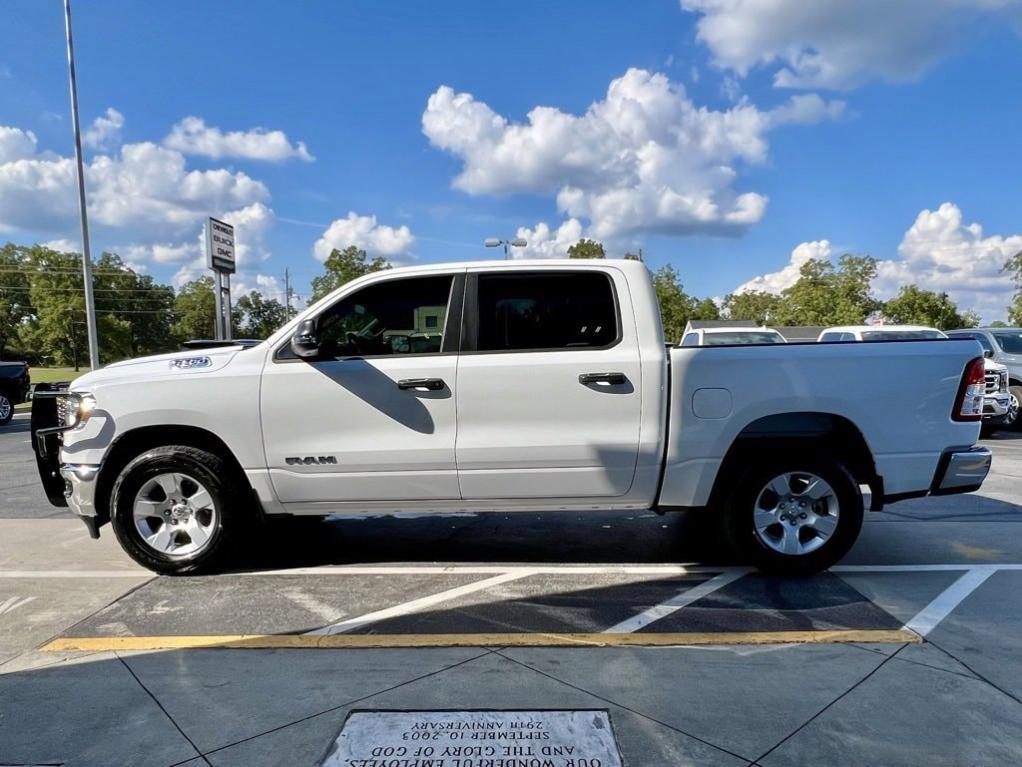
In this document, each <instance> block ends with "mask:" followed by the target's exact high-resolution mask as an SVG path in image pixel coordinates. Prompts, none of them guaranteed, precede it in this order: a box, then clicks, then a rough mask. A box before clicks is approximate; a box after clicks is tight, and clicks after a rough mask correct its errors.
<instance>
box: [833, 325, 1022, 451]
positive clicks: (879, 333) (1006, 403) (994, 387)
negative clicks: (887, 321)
mask: <svg viewBox="0 0 1022 767" xmlns="http://www.w3.org/2000/svg"><path fill="white" fill-rule="evenodd" d="M956 332H957V333H962V332H963V331H950V333H956ZM970 332H972V331H970ZM1019 332H1020V334H1022V331H1019ZM949 337H950V334H949V333H945V332H944V331H942V330H937V328H928V327H926V326H925V325H847V326H844V327H834V328H826V329H825V330H824V331H823V332H822V333H820V337H819V338H818V339H817V341H820V342H822V343H828V342H829V343H834V342H840V341H912V340H926V339H930V340H933V339H936V338H949ZM962 337H963V336H961V335H956V336H955V338H962ZM967 337H970V338H972V337H973V336H967ZM976 340H977V341H978V340H979V339H976ZM1019 343H1020V344H1022V335H1020V340H1019ZM980 346H982V347H983V357H984V360H983V367H984V398H983V429H984V431H986V432H988V433H989V432H993V431H996V430H997V429H1001V428H1005V427H1006V426H1010V425H1013V424H1014V423H1015V422H1017V421H1018V395H1022V388H1020V389H1019V391H1018V392H1017V393H1016V397H1015V400H1014V402H1015V410H1014V416H1013V417H1012V415H1011V414H1012V401H1013V400H1012V395H1011V393H1010V391H1009V383H1008V382H1009V372H1008V368H1007V366H1005V365H1002V364H1001V363H999V362H996V361H995V360H994V359H992V358H991V357H992V354H991V350H990V348H989V341H987V343H986V344H984V343H983V341H980ZM1019 363H1020V368H1022V356H1020V357H1019ZM1009 417H1011V422H1010V423H1009V421H1008V419H1009Z"/></svg>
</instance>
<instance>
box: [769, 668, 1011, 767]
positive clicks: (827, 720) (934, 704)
mask: <svg viewBox="0 0 1022 767" xmlns="http://www.w3.org/2000/svg"><path fill="white" fill-rule="evenodd" d="M778 732H780V730H778ZM759 761H760V764H762V765H763V767H783V766H784V765H793V766H795V765H798V766H799V767H801V765H807V764H820V765H823V764H825V765H828V767H843V766H844V765H848V767H853V766H854V767H861V765H874V764H875V765H884V767H902V766H904V767H918V765H1014V764H1022V706H1019V705H1018V703H1016V702H1015V701H1013V700H1011V699H1010V698H1008V697H1007V696H1005V695H1003V694H1002V693H1000V692H998V691H997V690H994V689H993V688H992V687H990V686H989V685H987V684H984V683H983V682H979V681H974V680H972V679H967V678H965V677H962V676H958V675H956V674H948V673H945V672H943V671H936V670H933V669H928V668H924V667H923V666H919V665H916V664H913V663H898V662H897V659H894V660H891V661H890V662H888V663H887V664H885V665H884V667H883V668H881V669H880V670H879V671H877V673H876V674H874V675H873V676H871V677H870V678H869V679H867V680H866V681H865V682H863V683H862V684H861V685H860V686H859V687H857V688H856V689H855V690H853V691H852V692H850V693H849V694H848V695H847V696H845V697H844V698H842V699H841V700H839V701H837V702H836V703H835V704H834V705H833V706H831V707H830V708H829V709H827V710H826V711H825V712H824V713H823V714H822V715H820V716H819V717H818V718H817V719H815V720H813V721H812V722H810V723H809V724H808V725H806V726H805V727H804V728H803V729H802V730H801V731H799V732H798V733H797V734H795V735H794V737H792V738H791V739H790V740H788V741H787V742H785V743H784V744H782V745H781V746H780V747H779V748H778V749H777V750H776V751H774V752H772V753H770V754H769V755H768V756H766V757H765V758H763V759H761V760H759Z"/></svg>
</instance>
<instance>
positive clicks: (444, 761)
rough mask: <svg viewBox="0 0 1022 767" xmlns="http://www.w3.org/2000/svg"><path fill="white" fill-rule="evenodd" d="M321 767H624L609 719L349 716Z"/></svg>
mask: <svg viewBox="0 0 1022 767" xmlns="http://www.w3.org/2000/svg"><path fill="white" fill-rule="evenodd" d="M322 767H621V755H620V753H619V752H618V750H617V743H616V742H615V740H614V733H613V732H612V731H611V729H610V715H609V714H608V713H607V712H606V711H595V710H594V711H588V710H583V711H354V712H352V713H351V714H350V715H349V716H348V719H347V721H346V722H345V723H344V727H343V728H342V729H341V733H340V735H338V736H337V740H335V741H334V743H333V744H332V745H331V747H330V751H329V753H328V754H327V756H326V759H325V760H324V761H323V762H322Z"/></svg>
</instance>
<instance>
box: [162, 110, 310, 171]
mask: <svg viewBox="0 0 1022 767" xmlns="http://www.w3.org/2000/svg"><path fill="white" fill-rule="evenodd" d="M163 144H164V146H167V147H169V148H171V149H176V150H177V151H179V152H182V153H184V154H197V155H203V156H205V157H211V158H213V159H215V160H217V159H220V158H221V157H239V158H243V159H247V160H267V161H270V162H283V161H284V160H290V159H298V160H304V161H305V162H312V161H313V160H314V159H315V158H314V157H313V156H312V155H311V154H309V150H308V149H306V147H305V143H304V142H302V141H298V142H296V143H294V144H292V143H291V141H290V140H289V139H288V137H287V134H285V133H284V131H280V130H267V129H266V128H253V129H251V130H247V131H228V132H227V133H224V132H223V131H222V130H220V129H219V128H217V127H215V126H212V125H206V123H205V121H204V120H203V119H202V118H201V117H186V118H184V119H183V120H181V122H179V123H177V124H176V125H175V126H174V127H173V128H171V131H170V135H168V136H167V137H166V138H165V139H164V140H163Z"/></svg>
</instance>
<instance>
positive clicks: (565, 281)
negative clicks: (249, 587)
mask: <svg viewBox="0 0 1022 767" xmlns="http://www.w3.org/2000/svg"><path fill="white" fill-rule="evenodd" d="M983 385H984V381H983V356H982V351H981V349H980V347H979V344H978V343H977V342H976V341H975V340H961V341H948V340H939V341H907V342H893V343H892V342H879V343H863V344H815V343H811V344H767V345H762V346H756V345H753V346H749V345H741V346H711V347H692V348H670V347H667V346H665V344H664V338H663V331H662V328H661V324H660V314H659V311H658V308H657V299H656V294H655V293H654V290H653V286H652V283H651V281H650V277H649V273H648V272H647V270H646V268H645V266H644V265H642V264H641V263H638V262H633V261H609V260H608V261H599V262H596V261H567V260H564V261H560V260H559V261H512V262H492V261H491V262H485V263H461V264H446V265H431V266H425V267H415V268H402V269H392V270H389V271H384V272H378V273H375V274H371V275H367V276H365V277H362V278H360V279H357V280H354V281H353V282H350V283H348V284H347V285H345V286H343V287H342V288H340V289H339V290H337V291H336V292H334V293H333V294H332V295H330V296H328V297H327V298H325V299H323V300H322V301H320V302H318V303H317V304H315V305H314V306H312V307H310V308H309V309H307V310H306V311H304V312H303V313H302V314H300V315H299V316H298V317H296V318H295V319H294V320H292V321H291V322H290V323H288V324H287V325H286V326H285V327H283V328H281V329H280V330H279V331H278V332H277V333H275V334H274V335H273V336H272V337H270V338H269V339H268V340H267V341H265V342H262V343H260V344H258V345H255V346H251V347H248V348H245V347H242V346H228V347H223V348H210V349H203V350H191V351H185V352H180V353H175V354H167V355H161V356H156V357H147V358H143V359H136V360H128V361H125V362H119V363H117V364H114V365H109V366H107V367H106V368H103V369H101V370H97V371H95V372H92V373H88V374H86V375H84V376H82V377H81V378H78V379H77V380H75V381H74V382H73V383H72V384H71V385H70V387H69V388H65V389H58V390H55V391H45V390H43V391H41V392H40V393H39V394H38V395H37V397H36V399H35V401H34V404H33V423H32V431H33V437H34V438H33V442H34V445H35V448H36V452H37V459H38V463H39V467H40V473H41V476H42V479H43V483H44V485H45V487H46V489H47V494H48V495H49V497H50V499H51V501H53V502H54V503H56V504H59V505H65V504H66V505H68V506H70V507H71V510H72V511H73V512H74V513H75V514H77V515H79V516H80V517H81V518H82V519H83V520H84V521H85V522H86V524H87V526H88V527H89V530H90V531H91V533H92V534H93V536H95V537H98V531H99V528H100V526H101V525H103V524H104V523H106V522H107V521H110V522H112V525H113V529H114V533H115V534H116V536H117V538H118V540H119V541H120V543H121V545H122V546H123V547H124V549H125V550H126V551H127V552H128V553H129V554H130V555H131V556H132V557H133V558H134V559H135V560H136V561H138V562H140V563H141V564H143V565H145V566H146V567H148V568H151V569H153V570H156V571H158V572H163V573H185V572H194V571H197V570H213V569H217V568H222V567H223V566H224V565H225V564H226V562H228V561H229V559H228V557H229V554H230V552H231V550H232V548H234V547H235V546H237V545H239V543H240V542H241V541H244V540H245V539H246V535H245V534H246V532H247V531H249V530H251V529H253V528H256V527H257V526H258V524H257V523H258V522H259V521H260V519H261V516H262V515H270V514H292V515H299V514H304V515H325V514H338V513H345V512H353V513H362V512H365V511H367V510H376V511H408V510H421V511H426V510H428V511H435V512H450V511H462V510H472V511H486V510H495V511H496V510H499V511H503V512H508V511H536V510H552V511H556V510H563V511H565V512H578V511H585V510H590V509H650V508H652V509H656V510H659V511H669V510H674V509H692V508H705V509H708V510H709V511H708V513H714V514H718V515H720V518H721V520H722V522H723V525H722V529H723V530H724V531H725V534H726V535H727V536H729V537H730V539H731V540H732V542H733V544H734V545H735V546H736V547H737V548H738V550H739V551H740V552H741V556H742V557H743V558H744V560H745V561H751V562H753V563H755V564H756V565H758V566H759V567H761V568H763V569H768V570H772V571H779V572H794V573H807V572H813V571H817V570H820V569H822V568H826V567H828V566H830V565H831V564H832V563H834V562H835V561H837V560H838V559H839V558H840V557H842V556H843V555H844V554H845V553H846V552H847V551H848V549H849V548H850V547H851V545H852V544H853V543H854V541H855V539H856V537H857V536H858V533H859V529H860V526H861V524H862V517H863V509H864V500H863V499H864V491H863V488H868V490H867V492H868V494H869V497H870V506H871V508H873V509H879V508H881V507H882V506H883V504H884V503H890V502H892V501H895V500H899V499H903V498H908V497H918V496H923V495H927V494H931V493H932V494H942V493H961V492H968V491H970V490H975V489H976V488H978V487H979V486H980V484H981V483H982V482H983V480H984V479H985V477H986V474H987V472H988V470H989V466H990V452H989V451H988V450H986V449H985V448H982V447H976V446H974V443H975V442H976V440H977V437H978V435H979V430H980V418H981V415H982V407H983Z"/></svg>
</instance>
